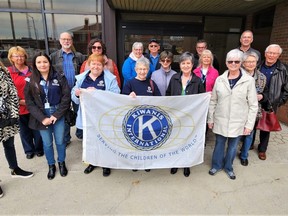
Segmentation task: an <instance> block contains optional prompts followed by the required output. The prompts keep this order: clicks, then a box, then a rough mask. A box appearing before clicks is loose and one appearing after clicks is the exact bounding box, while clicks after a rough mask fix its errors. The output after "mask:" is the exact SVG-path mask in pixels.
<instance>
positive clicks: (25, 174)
mask: <svg viewBox="0 0 288 216" xmlns="http://www.w3.org/2000/svg"><path fill="white" fill-rule="evenodd" d="M33 175H34V174H33V172H29V171H25V170H22V169H21V168H20V167H16V168H15V169H14V170H13V171H11V177H12V178H30V177H32V176H33Z"/></svg>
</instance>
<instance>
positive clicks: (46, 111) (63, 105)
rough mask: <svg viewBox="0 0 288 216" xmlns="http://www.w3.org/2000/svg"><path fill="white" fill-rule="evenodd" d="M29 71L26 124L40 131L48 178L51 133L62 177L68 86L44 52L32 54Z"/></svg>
mask: <svg viewBox="0 0 288 216" xmlns="http://www.w3.org/2000/svg"><path fill="white" fill-rule="evenodd" d="M32 64H33V72H32V75H31V77H30V79H26V80H27V84H26V86H25V98H26V105H27V107H28V110H29V111H30V113H31V115H30V120H29V127H31V128H32V129H37V130H39V131H40V135H41V137H42V140H43V145H44V153H45V156H46V159H47V162H48V166H49V171H48V175H47V178H48V179H49V180H51V179H53V178H54V177H55V173H56V166H55V159H54V149H53V137H52V136H53V134H54V139H55V144H56V149H57V153H58V157H57V158H58V164H59V171H60V175H61V176H62V177H65V176H66V175H67V174H68V170H67V168H66V164H65V158H66V145H65V143H64V127H65V122H64V121H65V120H64V118H65V117H64V115H65V113H66V111H67V110H68V109H69V106H70V102H71V99H70V88H69V86H68V83H67V80H66V78H65V76H64V74H60V73H57V72H56V71H54V70H53V69H52V64H51V60H50V58H49V56H48V55H46V54H45V53H42V52H40V53H38V54H36V55H35V56H34V58H33V61H32Z"/></svg>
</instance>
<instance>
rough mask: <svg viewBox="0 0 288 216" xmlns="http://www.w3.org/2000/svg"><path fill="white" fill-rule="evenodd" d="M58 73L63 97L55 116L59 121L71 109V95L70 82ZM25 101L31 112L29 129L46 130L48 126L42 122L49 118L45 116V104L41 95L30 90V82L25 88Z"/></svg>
mask: <svg viewBox="0 0 288 216" xmlns="http://www.w3.org/2000/svg"><path fill="white" fill-rule="evenodd" d="M54 73H56V74H57V75H56V77H57V80H58V81H59V83H60V86H61V89H62V91H61V92H62V97H61V102H60V104H59V107H58V109H57V110H56V112H55V113H53V116H55V117H56V118H57V119H59V118H61V117H62V116H63V115H65V114H66V112H67V110H68V109H69V107H70V103H71V95H70V88H69V86H68V82H67V80H66V78H65V76H64V74H63V73H61V74H60V73H57V72H54ZM24 92H25V101H26V106H27V108H28V110H29V112H30V119H29V127H30V128H32V129H34V130H45V129H46V126H44V125H43V124H42V121H43V120H44V119H45V118H46V117H47V116H46V114H45V109H44V104H43V102H42V99H41V95H40V94H38V95H33V94H32V92H31V90H30V82H29V81H27V82H26V86H25V90H24Z"/></svg>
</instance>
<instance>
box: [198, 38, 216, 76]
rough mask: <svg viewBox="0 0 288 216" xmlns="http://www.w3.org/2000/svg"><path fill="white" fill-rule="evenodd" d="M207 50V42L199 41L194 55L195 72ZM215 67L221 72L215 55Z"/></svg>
mask: <svg viewBox="0 0 288 216" xmlns="http://www.w3.org/2000/svg"><path fill="white" fill-rule="evenodd" d="M205 49H207V42H206V41H205V40H203V39H201V40H198V41H197V43H196V53H195V55H194V65H193V71H194V70H195V69H196V68H197V66H198V63H199V58H200V56H201V55H202V52H203V51H204V50H205ZM212 65H213V67H214V68H215V69H216V70H218V71H219V69H220V65H219V62H218V60H217V58H216V56H215V55H214V54H213V63H212Z"/></svg>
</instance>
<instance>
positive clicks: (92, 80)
mask: <svg viewBox="0 0 288 216" xmlns="http://www.w3.org/2000/svg"><path fill="white" fill-rule="evenodd" d="M87 64H88V66H89V68H90V69H88V70H86V71H84V72H83V73H82V74H79V75H77V76H76V84H75V86H74V87H73V89H72V91H71V98H72V100H73V101H74V103H76V104H80V97H81V88H82V89H89V90H92V91H94V90H96V89H97V90H102V91H111V92H114V93H117V94H119V93H120V88H119V87H118V83H117V80H116V76H114V75H113V74H112V73H111V72H110V71H109V70H106V69H104V67H105V57H104V56H102V55H98V54H92V55H90V56H89V58H88V60H87ZM81 112H82V111H81V106H79V109H78V113H77V119H76V127H77V128H79V129H83V124H82V113H81ZM95 168H96V166H95V165H92V164H89V165H88V167H86V169H85V170H84V173H85V174H89V173H91V172H92V171H93V170H94V169H95ZM110 173H111V170H110V168H108V167H103V176H104V177H107V176H109V175H110Z"/></svg>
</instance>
